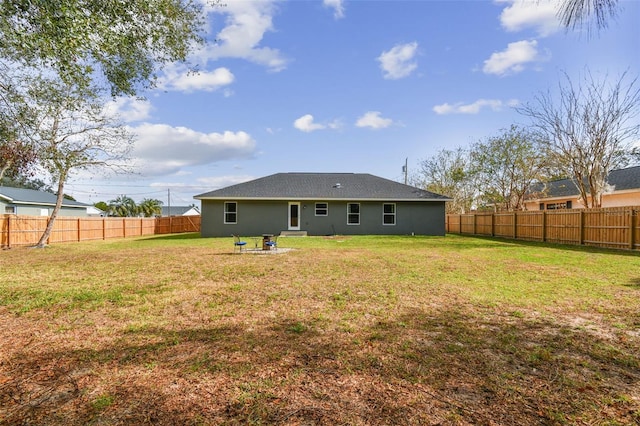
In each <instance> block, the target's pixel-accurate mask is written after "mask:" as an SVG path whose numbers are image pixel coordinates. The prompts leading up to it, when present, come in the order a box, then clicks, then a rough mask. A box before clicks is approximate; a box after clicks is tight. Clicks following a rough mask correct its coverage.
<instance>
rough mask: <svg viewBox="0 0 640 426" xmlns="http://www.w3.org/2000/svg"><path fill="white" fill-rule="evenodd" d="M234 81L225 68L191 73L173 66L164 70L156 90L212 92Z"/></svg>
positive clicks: (233, 77)
mask: <svg viewBox="0 0 640 426" xmlns="http://www.w3.org/2000/svg"><path fill="white" fill-rule="evenodd" d="M234 80H235V76H234V75H233V74H232V73H231V71H229V69H227V68H216V69H215V70H213V71H197V72H193V71H188V70H187V69H186V68H184V67H178V66H174V67H167V68H166V69H165V74H164V76H163V77H162V78H161V79H160V81H158V88H160V89H162V90H176V91H180V92H187V93H189V92H194V91H205V92H212V91H214V90H217V89H219V88H221V87H224V86H228V85H230V84H231V83H233V81H234ZM225 96H226V93H225Z"/></svg>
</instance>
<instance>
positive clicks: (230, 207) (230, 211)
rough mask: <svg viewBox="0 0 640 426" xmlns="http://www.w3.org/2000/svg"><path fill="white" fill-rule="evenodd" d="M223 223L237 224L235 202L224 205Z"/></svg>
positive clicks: (236, 205)
mask: <svg viewBox="0 0 640 426" xmlns="http://www.w3.org/2000/svg"><path fill="white" fill-rule="evenodd" d="M224 223H238V203H236V202H235V201H229V202H226V203H224Z"/></svg>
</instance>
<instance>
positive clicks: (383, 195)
mask: <svg viewBox="0 0 640 426" xmlns="http://www.w3.org/2000/svg"><path fill="white" fill-rule="evenodd" d="M194 198H196V199H199V200H209V199H225V200H229V199H252V200H254V199H269V200H274V199H278V200H301V199H306V200H337V199H340V200H354V201H355V200H384V201H448V200H450V199H449V198H448V197H445V196H443V195H439V194H434V193H433V192H429V191H425V190H422V189H418V188H415V187H413V186H409V185H404V184H402V183H398V182H394V181H392V180H388V179H383V178H381V177H377V176H373V175H370V174H365V173H277V174H275V175H271V176H266V177H263V178H259V179H255V180H252V181H249V182H245V183H240V184H238V185H233V186H228V187H226V188H222V189H218V190H215V191H211V192H207V193H204V194H200V195H196V196H195V197H194Z"/></svg>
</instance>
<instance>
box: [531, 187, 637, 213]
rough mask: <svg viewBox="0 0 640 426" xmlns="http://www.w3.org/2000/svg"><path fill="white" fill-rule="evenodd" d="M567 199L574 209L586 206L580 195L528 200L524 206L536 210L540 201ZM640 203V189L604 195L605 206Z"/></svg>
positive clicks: (635, 204) (625, 205) (603, 204)
mask: <svg viewBox="0 0 640 426" xmlns="http://www.w3.org/2000/svg"><path fill="white" fill-rule="evenodd" d="M567 201H571V206H572V208H573V209H583V208H584V205H583V204H582V200H581V199H580V197H578V196H571V197H556V198H542V199H539V200H534V201H527V202H526V203H525V204H524V207H525V210H530V211H534V210H540V203H544V204H545V205H546V204H549V203H559V202H567ZM638 204H640V190H629V191H620V192H613V193H609V194H603V195H602V207H603V208H607V207H628V206H637V205H638Z"/></svg>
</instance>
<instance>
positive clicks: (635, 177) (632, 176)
mask: <svg viewBox="0 0 640 426" xmlns="http://www.w3.org/2000/svg"><path fill="white" fill-rule="evenodd" d="M574 182H575V181H574V180H573V179H559V180H554V181H550V182H547V183H546V184H539V185H536V186H535V187H533V188H532V189H531V193H532V194H535V195H534V196H535V197H537V198H561V197H572V196H577V195H579V194H580V192H579V191H578V188H577V187H576V185H575V183H574ZM607 183H608V184H609V185H610V186H611V188H612V190H613V191H626V190H632V189H640V166H636V167H629V168H626V169H618V170H612V171H611V172H609V176H608V177H607Z"/></svg>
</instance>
